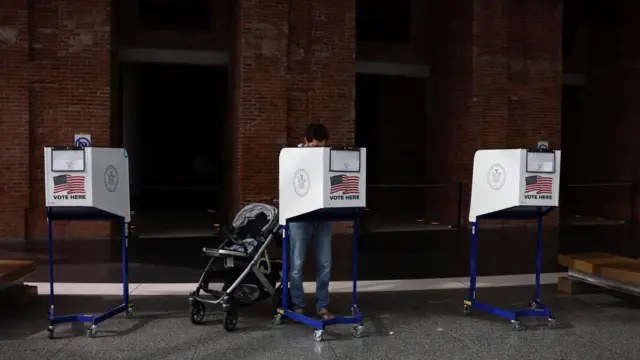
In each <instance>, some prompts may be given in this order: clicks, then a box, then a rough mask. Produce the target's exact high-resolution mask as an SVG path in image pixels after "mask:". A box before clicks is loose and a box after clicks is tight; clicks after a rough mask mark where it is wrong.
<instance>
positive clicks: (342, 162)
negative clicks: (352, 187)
mask: <svg viewBox="0 0 640 360" xmlns="http://www.w3.org/2000/svg"><path fill="white" fill-rule="evenodd" d="M330 162H331V163H330V164H329V171H333V172H360V151H357V150H331V155H330Z"/></svg>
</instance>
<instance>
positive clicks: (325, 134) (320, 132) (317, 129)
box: [304, 123, 329, 142]
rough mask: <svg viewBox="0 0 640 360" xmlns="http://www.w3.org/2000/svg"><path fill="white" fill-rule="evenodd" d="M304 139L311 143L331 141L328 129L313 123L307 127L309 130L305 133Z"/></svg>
mask: <svg viewBox="0 0 640 360" xmlns="http://www.w3.org/2000/svg"><path fill="white" fill-rule="evenodd" d="M304 138H305V139H306V140H307V141H308V142H311V141H313V140H316V141H326V140H327V139H329V131H328V130H327V128H326V127H325V126H324V125H322V124H318V123H311V124H309V125H308V126H307V130H305V132H304Z"/></svg>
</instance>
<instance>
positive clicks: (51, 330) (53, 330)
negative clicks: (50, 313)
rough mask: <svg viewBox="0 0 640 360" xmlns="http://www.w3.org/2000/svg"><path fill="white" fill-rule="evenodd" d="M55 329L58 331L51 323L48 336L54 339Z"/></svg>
mask: <svg viewBox="0 0 640 360" xmlns="http://www.w3.org/2000/svg"><path fill="white" fill-rule="evenodd" d="M55 331H56V328H55V327H53V326H51V325H50V326H49V327H48V328H47V332H48V334H47V337H48V338H49V340H51V339H53V336H54V334H55Z"/></svg>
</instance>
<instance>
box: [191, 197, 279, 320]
mask: <svg viewBox="0 0 640 360" xmlns="http://www.w3.org/2000/svg"><path fill="white" fill-rule="evenodd" d="M220 230H221V233H222V236H223V237H224V241H223V242H222V244H221V245H220V246H219V247H218V248H206V247H205V248H203V249H202V251H203V253H204V255H205V256H209V257H211V260H209V262H208V264H207V267H206V268H205V269H204V272H203V273H202V275H201V276H200V281H199V282H198V286H197V288H196V289H195V290H194V291H192V292H191V293H190V294H189V303H190V304H191V322H192V323H194V324H202V322H203V321H204V316H205V304H212V305H221V307H222V311H224V312H225V318H224V323H223V325H224V329H225V330H227V331H233V330H235V328H236V326H237V324H238V308H239V307H243V306H248V305H252V304H255V303H256V302H258V301H262V300H265V299H268V298H272V305H273V306H274V307H277V305H278V304H279V302H280V299H281V294H282V284H280V286H276V285H277V284H278V283H280V282H281V275H282V273H281V272H282V263H281V262H276V261H273V260H270V259H269V254H268V253H267V247H268V246H269V244H270V243H271V241H273V240H276V244H277V245H278V246H281V245H282V235H281V233H280V230H281V227H280V225H279V220H278V209H277V208H275V207H274V206H271V205H267V204H263V203H253V204H249V205H247V206H245V207H244V208H243V209H242V210H240V212H238V214H237V215H236V217H235V219H234V220H233V223H232V228H231V229H229V230H227V229H226V228H224V227H221V229H220ZM214 275H222V277H223V279H224V285H223V287H222V291H216V290H212V289H209V280H210V278H211V277H212V276H214Z"/></svg>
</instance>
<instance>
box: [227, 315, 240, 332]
mask: <svg viewBox="0 0 640 360" xmlns="http://www.w3.org/2000/svg"><path fill="white" fill-rule="evenodd" d="M236 326H238V310H236V309H232V310H229V311H227V312H226V314H225V316H224V329H225V330H227V331H229V332H231V331H234V330H235V329H236Z"/></svg>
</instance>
